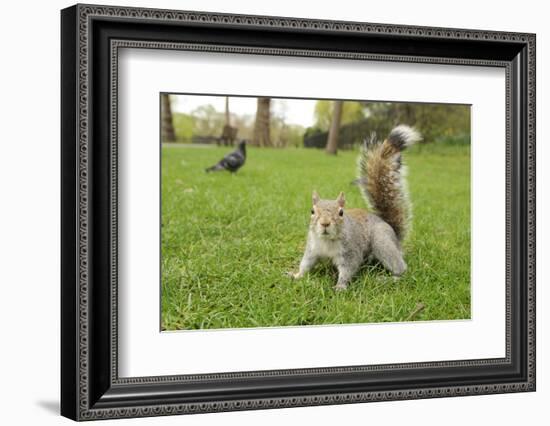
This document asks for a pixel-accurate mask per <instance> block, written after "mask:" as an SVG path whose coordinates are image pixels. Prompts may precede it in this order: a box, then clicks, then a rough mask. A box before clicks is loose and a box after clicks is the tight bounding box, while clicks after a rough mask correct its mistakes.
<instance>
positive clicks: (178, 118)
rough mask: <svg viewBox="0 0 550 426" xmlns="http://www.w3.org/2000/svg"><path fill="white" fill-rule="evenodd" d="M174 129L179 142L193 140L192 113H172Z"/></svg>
mask: <svg viewBox="0 0 550 426" xmlns="http://www.w3.org/2000/svg"><path fill="white" fill-rule="evenodd" d="M172 121H173V124H174V131H175V132H176V141H177V142H191V137H192V136H193V127H194V119H193V116H192V115H189V114H184V113H181V112H174V113H172Z"/></svg>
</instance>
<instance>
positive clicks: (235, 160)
mask: <svg viewBox="0 0 550 426" xmlns="http://www.w3.org/2000/svg"><path fill="white" fill-rule="evenodd" d="M245 161H246V141H244V140H243V141H241V142H240V143H239V146H238V147H237V149H236V150H235V151H233V152H231V153H230V154H227V155H226V156H225V157H223V158H222V159H221V160H220V161H218V162H217V163H216V164H214V165H213V166H212V167H208V168H207V169H206V172H207V173H208V172H215V171H218V170H228V171H230V172H231V173H235V172H236V171H237V170H239V169H240V168H241V167H242V166H243V165H244V162H245Z"/></svg>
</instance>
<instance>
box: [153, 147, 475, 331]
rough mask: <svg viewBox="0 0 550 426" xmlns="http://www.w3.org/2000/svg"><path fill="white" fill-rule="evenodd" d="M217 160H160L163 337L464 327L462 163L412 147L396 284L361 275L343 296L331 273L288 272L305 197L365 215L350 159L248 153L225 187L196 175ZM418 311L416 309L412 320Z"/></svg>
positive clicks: (465, 165)
mask: <svg viewBox="0 0 550 426" xmlns="http://www.w3.org/2000/svg"><path fill="white" fill-rule="evenodd" d="M227 152H228V149H227V148H210V147H208V148H201V147H189V146H187V147H186V146H182V145H176V146H165V147H163V149H162V265H161V268H162V297H161V300H162V329H164V330H182V329H213V328H241V327H270V326H290V325H293V326H296V325H312V324H343V323H369V322H383V321H384V322H385V321H391V322H395V321H405V320H449V319H465V318H470V152H469V147H468V146H447V145H443V144H442V145H431V146H428V145H426V146H416V147H413V149H411V150H410V151H408V152H407V153H406V154H405V162H406V163H407V165H408V167H409V174H408V180H409V189H410V192H411V199H412V202H413V213H414V221H413V229H412V232H411V234H410V235H409V237H408V239H407V240H406V242H405V260H406V262H407V264H408V270H407V272H406V273H405V274H404V275H403V277H402V278H401V279H399V280H397V281H394V280H393V278H391V277H390V276H389V274H388V273H387V272H386V271H385V270H384V269H383V268H381V267H380V266H377V265H365V266H364V267H363V269H362V270H361V271H360V273H359V274H358V275H357V276H356V277H355V278H354V279H353V280H352V282H351V284H350V286H349V288H348V290H347V291H345V292H340V293H336V292H335V291H334V290H333V286H334V284H335V282H336V270H335V269H334V268H333V267H332V266H331V265H330V264H328V263H325V264H319V265H318V266H317V267H316V268H314V270H313V271H312V272H311V273H310V274H309V275H308V276H306V277H304V278H303V279H302V280H299V281H291V280H290V279H289V278H287V277H286V276H285V275H284V274H285V272H286V271H289V270H296V269H297V267H298V264H299V262H300V259H301V256H302V253H303V249H304V245H305V240H306V234H307V227H308V223H309V218H310V210H311V192H312V190H313V189H317V190H318V191H319V193H320V195H321V197H322V198H333V199H334V198H336V196H337V195H338V192H339V191H341V190H343V191H344V192H345V193H346V206H347V207H364V202H363V199H362V198H361V196H360V194H359V190H358V188H357V187H355V186H353V185H351V184H350V182H351V181H352V179H354V177H355V164H356V157H357V152H340V153H339V154H338V156H336V157H330V156H327V155H326V154H325V153H324V152H323V151H320V150H307V149H290V148H289V149H286V150H277V149H254V148H249V149H248V159H247V163H246V165H245V166H244V167H243V168H242V169H241V170H240V171H239V172H238V173H237V174H236V175H234V176H232V175H231V174H229V173H228V172H219V173H209V174H207V173H205V172H204V168H205V167H206V166H209V165H211V164H214V163H215V162H217V161H218V160H219V158H221V157H222V156H223V155H224V154H225V153H227ZM419 303H422V304H423V305H424V306H425V308H424V309H423V310H421V311H420V312H418V313H417V314H415V315H413V317H412V318H410V315H411V313H413V312H414V311H415V308H416V307H417V305H418V304H419Z"/></svg>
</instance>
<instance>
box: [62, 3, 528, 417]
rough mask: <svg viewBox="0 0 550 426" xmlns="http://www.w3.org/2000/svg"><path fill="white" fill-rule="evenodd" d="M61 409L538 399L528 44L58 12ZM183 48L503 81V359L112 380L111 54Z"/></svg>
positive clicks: (292, 23)
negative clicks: (460, 69) (417, 66)
mask: <svg viewBox="0 0 550 426" xmlns="http://www.w3.org/2000/svg"><path fill="white" fill-rule="evenodd" d="M61 28H62V32H61V37H62V40H61V51H62V75H61V82H62V93H61V98H62V118H61V130H62V141H61V160H62V174H61V179H62V182H61V190H62V218H61V221H62V235H61V237H62V283H61V309H62V311H61V321H62V329H61V338H62V340H61V354H62V358H61V370H62V374H61V385H62V386H61V413H62V415H64V416H66V417H69V418H71V419H74V420H92V419H104V418H117V417H139V416H158V415H169V414H186V413H204V412H213V411H229V410H247V409H264V408H278V407H292V406H308V405H321V404H343V403H354V402H368V401H381V400H400V399H415V398H435V397H444V396H463V395H477V394H490V393H504V392H520V391H534V390H535V35H534V34H519V33H509V32H492V31H478V30H463V29H449V28H426V27H412V26H401V25H382V24H369V23H359V22H334V21H322V20H306V19H294V18H280V17H268V16H243V15H228V14H215V13H202V12H184V11H169V10H154V9H134V8H126V7H104V6H95V5H76V6H73V7H70V8H67V9H64V10H63V11H62V13H61ZM120 47H134V48H147V49H187V50H199V51H217V52H231V53H242V54H246V53H255V54H263V55H297V56H310V57H320V58H342V59H350V60H361V59H368V60H384V61H396V62H422V63H429V64H455V65H464V66H468V65H485V66H492V67H501V68H503V69H505V72H506V115H507V116H506V126H507V129H506V143H507V149H506V162H507V164H506V182H507V183H506V199H507V200H506V203H507V211H506V229H505V230H504V229H503V232H506V356H505V357H504V358H497V359H480V360H460V361H445V362H430V363H410V364H386V365H374V366H369V365H365V366H327V367H326V368H316V369H301V370H274V371H255V372H242V373H220V374H205V375H192V376H189V375H187V376H184V375H182V376H161V377H136V378H119V376H118V368H117V362H118V358H117V333H118V328H117V226H118V223H117V215H116V203H117V191H118V188H117V128H116V119H117V108H116V107H117V103H116V100H117V99H116V96H117V84H118V80H117V52H118V50H117V49H119V48H120Z"/></svg>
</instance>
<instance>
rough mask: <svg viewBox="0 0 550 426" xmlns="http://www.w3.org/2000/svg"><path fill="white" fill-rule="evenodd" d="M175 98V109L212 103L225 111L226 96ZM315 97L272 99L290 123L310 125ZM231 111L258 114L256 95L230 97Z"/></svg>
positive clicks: (185, 110)
mask: <svg viewBox="0 0 550 426" xmlns="http://www.w3.org/2000/svg"><path fill="white" fill-rule="evenodd" d="M172 96H173V98H174V103H173V108H174V111H177V112H182V113H186V114H189V113H190V112H191V111H193V110H194V109H195V108H197V107H199V106H201V105H208V104H210V105H212V106H213V107H214V108H215V109H216V111H219V112H224V111H225V96H203V95H172ZM315 102H317V101H316V100H314V99H311V100H310V99H277V98H272V99H271V108H272V111H273V112H274V113H275V114H277V115H283V116H284V117H285V121H286V122H287V123H288V124H300V125H302V126H304V127H310V126H313V124H314V117H313V111H314V108H315ZM229 111H231V113H232V114H237V115H250V116H254V115H255V114H256V98H255V97H232V96H230V97H229Z"/></svg>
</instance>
